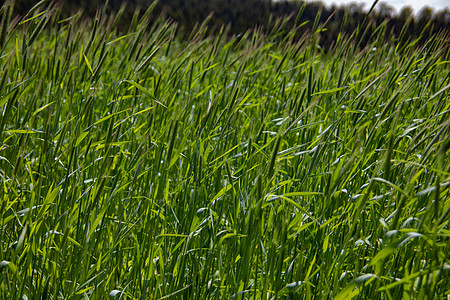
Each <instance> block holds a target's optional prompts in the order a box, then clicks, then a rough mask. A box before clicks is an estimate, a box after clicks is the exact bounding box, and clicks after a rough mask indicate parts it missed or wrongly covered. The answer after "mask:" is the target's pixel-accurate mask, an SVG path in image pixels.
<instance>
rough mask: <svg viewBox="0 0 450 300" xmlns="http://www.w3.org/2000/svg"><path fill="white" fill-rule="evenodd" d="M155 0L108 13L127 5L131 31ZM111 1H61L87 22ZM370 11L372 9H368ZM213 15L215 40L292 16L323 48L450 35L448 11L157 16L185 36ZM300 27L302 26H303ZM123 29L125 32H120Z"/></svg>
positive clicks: (160, 6)
mask: <svg viewBox="0 0 450 300" xmlns="http://www.w3.org/2000/svg"><path fill="white" fill-rule="evenodd" d="M153 1H154V0H128V1H122V0H110V1H108V2H107V11H108V12H109V13H113V12H116V11H118V10H119V9H120V8H121V7H123V5H124V4H125V3H126V6H125V9H124V11H123V17H122V18H121V20H122V22H121V23H119V24H118V26H119V27H123V28H122V29H123V30H126V26H127V25H129V20H130V19H131V18H132V16H133V14H134V12H135V11H136V8H138V7H139V8H141V9H142V11H144V10H145V9H146V7H148V6H149V5H151V4H152V3H153ZM35 2H36V1H31V0H16V1H15V6H14V14H15V15H24V14H25V13H26V12H27V11H28V9H30V8H31V7H32V6H33V5H34V4H35ZM105 3H106V1H100V0H62V3H60V4H61V7H62V14H63V15H65V16H69V15H71V14H74V13H75V12H77V11H78V10H79V9H80V8H81V9H82V11H83V14H84V15H85V16H86V17H93V16H95V14H96V12H97V11H98V9H99V8H100V7H104V5H105ZM367 9H368V8H367ZM211 13H213V15H212V17H211V18H210V19H209V21H208V26H209V30H210V33H211V34H214V33H217V32H218V31H219V30H220V28H221V27H222V26H226V25H228V26H229V33H230V34H239V33H242V32H244V31H247V30H249V29H253V28H255V27H258V28H262V30H265V31H266V32H269V31H270V30H273V28H274V24H275V23H276V20H277V19H279V18H283V17H287V16H290V18H289V19H287V21H286V25H285V29H286V32H287V31H288V30H289V29H291V28H295V30H296V31H297V34H296V36H298V37H300V36H302V35H303V34H304V33H305V32H312V31H316V30H317V29H321V31H320V41H319V44H320V45H321V46H322V47H324V48H327V47H330V46H332V45H333V44H334V43H335V41H336V40H337V38H338V35H339V34H344V35H347V36H350V35H354V36H356V37H357V38H359V39H360V41H361V43H360V45H361V46H364V45H365V44H366V43H367V42H369V41H370V39H371V36H372V33H373V32H374V30H375V29H376V28H378V26H380V25H381V26H385V27H386V30H385V31H384V32H385V35H386V36H385V38H386V39H390V40H392V39H394V40H397V41H398V42H400V43H404V42H407V41H412V40H415V39H417V38H418V37H421V41H422V42H424V41H426V40H427V38H428V37H429V36H430V35H432V34H436V33H439V32H442V31H446V32H448V31H449V30H450V10H449V9H444V10H440V11H437V12H434V11H433V10H432V9H431V8H429V7H425V8H424V9H422V10H421V11H420V12H419V13H417V14H416V15H414V14H413V10H412V8H411V7H404V8H403V9H402V10H401V11H400V12H399V13H395V12H394V10H393V8H392V7H390V6H388V5H386V4H384V3H383V2H381V3H379V4H377V5H376V7H375V8H374V10H372V11H371V12H370V15H369V16H367V10H365V9H363V6H362V5H359V4H356V3H354V4H350V5H347V6H335V5H333V6H332V7H327V6H325V5H324V4H323V3H321V2H308V3H306V2H303V1H271V0H159V1H158V3H157V5H156V8H155V10H154V14H155V16H156V15H160V14H163V16H165V17H167V18H170V19H171V20H173V21H175V22H176V23H178V24H179V25H180V28H181V32H182V33H184V35H185V36H189V33H190V32H191V31H192V29H193V28H195V26H196V24H198V23H202V22H203V21H204V20H206V19H207V18H208V16H210V15H211ZM300 25H301V26H300ZM119 29H121V28H119Z"/></svg>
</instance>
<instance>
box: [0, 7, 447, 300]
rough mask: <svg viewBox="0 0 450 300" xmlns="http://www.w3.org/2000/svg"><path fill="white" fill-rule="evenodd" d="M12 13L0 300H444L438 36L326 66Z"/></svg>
mask: <svg viewBox="0 0 450 300" xmlns="http://www.w3.org/2000/svg"><path fill="white" fill-rule="evenodd" d="M9 8H10V6H9V5H8V4H6V5H4V6H3V7H2V9H1V14H2V17H1V18H0V19H1V20H2V23H1V26H2V27H1V30H0V33H1V36H0V43H1V44H0V45H1V50H0V65H1V67H0V107H1V117H0V120H1V121H0V180H1V187H0V195H1V205H0V226H1V227H0V228H1V231H0V261H2V262H1V263H0V295H1V296H0V297H1V299H18V298H21V297H22V296H26V297H27V298H28V299H66V298H70V299H87V298H91V299H105V298H108V296H109V297H111V298H114V297H115V298H116V299H118V298H121V299H206V298H213V299H227V298H230V297H231V298H235V299H296V298H298V299H309V298H329V299H331V298H337V299H349V298H350V297H356V298H358V299H375V298H377V299H399V298H405V299H426V298H428V299H431V298H433V299H445V298H446V297H447V295H448V294H450V280H449V278H450V274H449V272H450V271H449V270H450V258H449V254H450V243H449V237H450V228H449V220H450V217H449V211H450V197H449V185H450V157H449V151H448V149H449V146H450V118H449V116H450V101H449V99H450V94H449V91H450V75H449V64H450V50H449V44H448V40H449V33H448V32H442V34H440V35H437V36H434V37H433V38H431V39H430V40H428V41H427V42H426V43H425V45H423V46H418V44H415V42H414V41H411V42H410V43H409V44H405V45H401V46H397V43H396V41H395V40H394V39H393V40H391V41H389V42H385V41H382V38H381V37H383V36H384V35H385V32H384V31H383V27H381V28H380V29H379V30H378V31H375V34H376V35H377V36H379V37H380V39H376V38H375V39H374V41H375V42H373V43H371V44H369V45H368V46H367V47H366V48H364V49H358V47H357V45H358V38H355V36H353V35H352V36H348V37H345V38H344V35H342V39H341V40H339V41H336V45H335V46H334V47H333V48H332V49H329V51H323V50H321V49H320V47H318V45H317V40H318V35H319V33H318V32H319V31H320V30H321V28H320V27H318V28H317V32H315V33H312V34H309V35H305V36H303V37H302V38H300V39H299V40H295V41H294V40H293V39H292V38H293V34H287V35H286V37H284V36H285V35H281V34H279V33H280V32H281V31H282V30H283V28H284V27H283V26H284V25H283V22H282V20H279V21H277V22H278V23H277V22H275V23H274V25H273V26H274V28H275V29H274V30H273V31H272V33H268V32H264V31H263V30H255V31H253V32H247V33H245V34H243V35H242V36H239V37H234V38H231V39H229V38H226V36H227V32H226V29H224V32H223V34H221V35H219V36H216V37H208V36H206V35H205V34H204V32H205V29H206V24H203V25H202V26H199V27H198V29H197V30H196V31H195V32H193V34H192V36H191V38H190V39H188V40H187V41H183V40H181V39H179V38H178V34H177V28H176V26H175V25H174V24H171V23H169V22H166V21H164V20H162V19H160V20H155V19H151V20H148V18H147V16H148V15H149V13H150V10H149V11H148V13H147V14H145V15H144V16H143V17H142V18H139V17H137V15H136V17H135V18H134V19H132V20H130V29H129V31H128V32H121V33H119V32H117V31H116V30H113V29H112V28H114V23H115V22H117V18H118V17H119V16H117V18H116V17H115V16H112V17H107V16H104V15H102V14H101V13H99V15H98V18H96V19H95V20H92V21H83V20H82V18H81V17H80V15H75V16H74V17H72V18H70V19H66V20H61V18H60V17H59V12H58V9H57V8H54V9H49V10H43V9H42V7H38V8H36V9H35V10H34V11H32V12H31V13H30V14H29V15H28V16H26V17H25V18H24V19H22V21H21V22H18V21H17V20H14V19H10V18H8V17H7V16H8V15H9V13H8V12H9ZM40 12H43V13H42V14H41V13H40ZM357 34H358V33H355V35H357ZM375 37H376V36H375Z"/></svg>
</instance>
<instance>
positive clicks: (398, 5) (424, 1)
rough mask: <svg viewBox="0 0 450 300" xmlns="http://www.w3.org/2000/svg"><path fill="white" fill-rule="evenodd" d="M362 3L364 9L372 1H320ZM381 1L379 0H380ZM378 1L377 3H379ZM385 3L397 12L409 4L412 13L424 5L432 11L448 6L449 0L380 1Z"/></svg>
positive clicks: (326, 1)
mask: <svg viewBox="0 0 450 300" xmlns="http://www.w3.org/2000/svg"><path fill="white" fill-rule="evenodd" d="M352 2H353V3H354V2H356V3H362V4H364V9H369V8H370V7H371V6H372V4H373V2H374V1H371V0H323V1H322V3H324V4H326V5H331V4H333V3H335V4H337V5H340V4H349V3H352ZM380 2H381V1H380ZM380 2H379V3H380ZM382 2H385V3H386V4H388V5H390V6H392V7H393V8H395V10H396V11H397V12H399V11H400V10H401V9H402V7H404V6H411V7H412V8H413V9H414V13H418V12H419V11H420V10H421V9H422V8H423V7H424V6H429V7H431V8H432V9H433V10H434V12H436V11H438V10H441V9H444V8H445V7H447V8H449V7H450V1H449V0H388V1H382Z"/></svg>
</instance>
